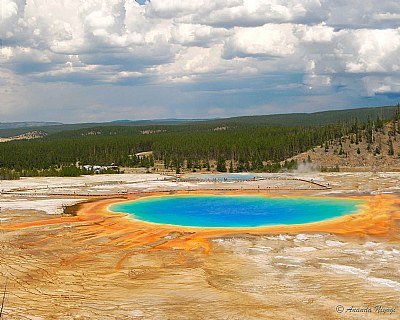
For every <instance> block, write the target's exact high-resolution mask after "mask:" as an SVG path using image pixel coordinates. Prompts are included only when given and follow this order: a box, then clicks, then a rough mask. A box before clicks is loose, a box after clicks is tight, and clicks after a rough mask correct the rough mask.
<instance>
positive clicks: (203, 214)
mask: <svg viewBox="0 0 400 320" xmlns="http://www.w3.org/2000/svg"><path fill="white" fill-rule="evenodd" d="M363 203H364V202H363V201H358V200H348V199H334V198H331V199H322V198H321V199H318V198H297V197H296V198H269V197H261V196H236V195H224V196H219V195H218V196H217V195H216V196H215V195H193V196H192V195H177V196H159V197H145V198H141V199H138V200H134V201H129V202H121V203H116V204H113V205H112V206H111V207H110V210H112V211H114V212H125V213H129V214H132V216H133V217H134V218H136V219H139V220H144V221H148V222H154V223H160V224H171V225H178V226H192V227H257V226H267V225H290V224H302V223H310V222H316V221H321V220H326V219H331V218H335V217H340V216H343V215H345V214H350V213H354V212H356V211H357V210H358V208H359V205H361V204H363Z"/></svg>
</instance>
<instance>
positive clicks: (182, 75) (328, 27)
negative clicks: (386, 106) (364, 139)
mask: <svg viewBox="0 0 400 320" xmlns="http://www.w3.org/2000/svg"><path fill="white" fill-rule="evenodd" d="M399 17H400V3H399V2H398V1H395V0H383V1H379V2H378V1H374V0H355V1H346V0H335V1H334V0H305V1H301V2H299V1H295V0H268V1H265V0H199V1H181V0H152V1H133V0H88V1H84V2H82V1H78V0H69V1H67V0H60V1H56V2H55V1H50V2H49V1H47V0H1V19H0V39H1V43H2V46H1V49H0V50H1V51H0V73H1V74H7V77H6V78H4V79H3V86H11V85H14V84H15V83H19V84H20V85H25V86H28V87H31V88H32V90H35V86H30V84H32V83H40V84H51V83H70V84H73V85H82V86H93V85H98V86H100V85H104V84H106V85H108V86H110V88H112V87H118V86H142V89H143V88H144V87H146V86H157V88H158V89H160V88H161V87H163V88H167V87H168V86H169V85H170V84H171V83H173V84H175V85H177V84H180V85H186V84H187V85H188V86H187V87H186V89H185V90H189V89H188V88H191V89H190V90H195V91H196V90H197V91H198V92H201V91H202V90H203V89H204V88H206V87H207V86H208V85H209V84H210V83H211V84H213V85H212V86H214V87H215V86H216V85H215V84H216V83H225V84H226V86H225V87H226V91H223V92H230V93H232V92H238V91H237V90H239V88H240V86H241V85H243V83H244V82H245V81H247V82H249V81H250V80H251V79H254V80H255V81H256V83H257V81H258V80H257V79H262V80H260V81H261V82H263V81H264V82H265V81H273V83H272V84H271V85H270V86H268V87H265V86H264V87H262V86H260V87H258V85H256V87H257V88H258V89H257V90H258V91H255V92H253V93H252V95H251V96H248V95H246V94H244V93H243V91H241V92H242V94H244V95H243V96H241V97H246V98H248V103H247V104H246V102H245V101H244V98H243V102H242V103H241V104H240V106H241V107H243V108H248V110H256V109H254V108H256V107H255V106H257V105H258V106H259V105H264V106H265V105H271V104H269V103H267V102H268V101H264V102H263V101H258V100H257V101H256V100H253V101H251V99H253V98H249V97H253V96H254V95H256V94H258V95H259V97H262V98H263V99H265V100H268V98H267V97H273V98H274V99H278V98H277V96H278V95H279V94H282V88H284V87H285V86H286V87H288V86H289V87H294V88H296V90H295V92H296V95H297V96H307V95H314V96H315V95H321V96H324V95H325V96H327V95H329V94H334V93H338V91H340V90H343V92H344V89H343V88H347V92H348V93H347V94H348V95H351V94H353V97H357V98H360V99H362V98H363V97H364V98H371V97H378V96H379V97H381V96H385V99H386V98H387V99H389V98H390V97H392V98H393V99H395V98H396V93H399V92H400V88H399V86H398V76H397V73H398V72H399V69H400V62H399V61H400V60H399V58H398V57H399V54H400V23H399V21H400V19H399ZM279 74H282V75H285V79H286V80H287V81H288V82H289V83H286V84H284V83H281V82H280V81H279V80H278V79H279V77H276V76H277V75H279ZM250 82H251V81H250ZM160 86H161V87H160ZM36 89H37V88H36ZM11 96H12V94H8V97H9V98H8V101H11V102H10V103H12V101H14V100H13V99H12V98H11ZM33 96H35V95H33ZM194 96H196V95H195V94H193V97H194ZM204 97H205V96H204V95H201V94H200V95H198V96H196V98H201V99H204V104H205V103H207V104H210V100H209V99H205V98H204ZM388 97H389V98H388ZM225 99H226V101H230V99H228V98H227V97H225ZM239 100H240V99H239ZM328 100H329V99H328V98H327V101H328ZM349 100H351V99H349ZM15 101H20V100H19V99H15ZM235 101H238V100H237V99H236V100H235ZM314 101H318V103H320V101H322V100H321V99H319V100H317V99H315V100H314ZM362 101H363V100H359V103H360V104H361V103H363V102H362ZM370 101H371V100H370ZM374 101H375V100H374ZM376 101H380V100H376ZM382 101H383V100H382ZM393 101H394V100H393ZM187 102H188V101H187V100H185V103H187ZM385 102H387V101H386V100H385ZM157 103H160V104H161V103H165V101H161V102H156V101H154V104H157ZM182 103H183V100H182ZM211 103H214V104H215V105H213V106H212V107H213V108H214V109H213V110H221V108H222V110H226V112H227V113H226V114H227V115H229V110H227V109H225V108H226V105H227V102H224V101H223V99H220V98H218V99H216V100H214V101H213V102H211ZM315 103H316V102H315ZM14 104H16V102H15V103H14ZM177 107H178V108H179V106H177ZM252 108H253V109H252ZM271 108H272V107H271ZM159 110H162V109H159ZM282 111H283V110H282ZM210 112H211V111H210Z"/></svg>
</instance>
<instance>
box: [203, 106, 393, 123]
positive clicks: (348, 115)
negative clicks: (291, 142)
mask: <svg viewBox="0 0 400 320" xmlns="http://www.w3.org/2000/svg"><path fill="white" fill-rule="evenodd" d="M396 108H397V106H386V107H373V108H372V107H370V108H358V109H348V110H330V111H321V112H314V113H289V114H272V115H261V116H243V117H234V118H227V119H218V120H210V121H209V123H219V122H223V123H227V124H229V123H242V124H243V123H246V124H261V125H265V126H290V127H291V126H315V125H326V124H333V123H337V122H347V121H351V120H354V119H357V120H358V121H360V122H365V121H367V120H368V119H376V118H377V117H379V118H381V119H389V118H390V117H392V115H393V113H394V112H395V111H396Z"/></svg>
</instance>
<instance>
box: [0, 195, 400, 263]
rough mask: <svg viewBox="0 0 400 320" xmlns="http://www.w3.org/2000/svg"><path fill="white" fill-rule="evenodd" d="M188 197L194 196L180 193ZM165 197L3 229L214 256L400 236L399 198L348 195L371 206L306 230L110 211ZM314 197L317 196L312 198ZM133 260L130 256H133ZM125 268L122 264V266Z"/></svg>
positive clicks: (101, 205)
mask: <svg viewBox="0 0 400 320" xmlns="http://www.w3.org/2000/svg"><path fill="white" fill-rule="evenodd" d="M174 194H188V192H174ZM189 194H191V195H193V194H201V195H207V194H232V195H233V194H254V195H255V194H256V195H262V196H265V197H271V196H274V197H277V196H280V197H287V196H290V197H296V196H307V194H306V193H304V192H303V193H300V192H298V193H290V194H271V193H266V194H261V193H249V192H245V191H236V192H229V193H227V192H212V193H210V192H208V191H207V192H205V191H191V192H190V193H189ZM165 195H166V194H165V193H157V192H153V193H146V194H132V195H127V196H126V197H124V198H113V199H100V200H97V201H93V202H86V203H82V204H81V205H80V206H79V209H78V212H77V216H74V217H61V218H52V219H47V220H38V221H33V222H24V223H19V224H12V225H4V226H2V227H0V229H1V228H2V229H23V228H33V227H40V226H51V225H58V224H65V225H68V224H78V228H79V229H80V230H81V232H82V238H83V239H84V238H85V235H86V236H87V237H88V238H90V239H93V238H94V237H95V238H98V239H101V238H104V239H107V241H111V243H112V244H113V245H117V247H119V248H121V249H123V250H125V249H130V248H135V247H140V248H141V249H142V250H143V248H146V247H148V248H149V249H150V248H151V249H183V250H191V249H197V248H202V249H203V250H204V252H206V253H207V252H209V250H210V249H211V244H210V241H209V239H211V238H216V237H223V236H227V235H232V234H243V233H247V234H268V233H304V232H306V233H307V232H308V233H318V232H319V233H321V232H323V233H332V234H338V235H349V236H356V237H364V236H367V235H371V236H386V237H387V238H389V239H392V240H395V239H397V238H398V234H399V232H398V231H399V221H400V220H399V219H400V209H399V208H400V199H399V198H397V197H395V196H393V195H374V196H347V197H346V198H347V199H357V200H364V201H366V204H365V205H363V206H362V208H361V209H360V210H359V211H358V212H357V213H355V214H349V215H345V216H342V217H338V218H335V219H330V220H324V221H321V222H315V223H308V224H301V225H279V226H262V227H252V228H199V227H182V226H174V225H163V224H155V223H149V222H145V221H140V220H136V219H134V218H132V217H131V216H130V215H129V214H124V213H117V212H111V211H110V210H109V209H108V207H109V206H110V205H111V204H113V203H116V202H120V201H131V200H135V199H138V198H141V197H144V196H165ZM309 196H313V195H312V194H310V195H309ZM128 255H129V253H128ZM121 263H122V261H120V263H118V266H119V265H120V264H121Z"/></svg>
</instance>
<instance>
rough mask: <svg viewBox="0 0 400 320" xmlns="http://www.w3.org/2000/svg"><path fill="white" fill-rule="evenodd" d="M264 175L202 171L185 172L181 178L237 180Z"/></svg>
mask: <svg viewBox="0 0 400 320" xmlns="http://www.w3.org/2000/svg"><path fill="white" fill-rule="evenodd" d="M263 177H265V174H264V175H263V174H260V173H258V174H257V173H202V174H185V175H184V176H183V178H185V179H188V180H217V181H225V180H228V181H238V180H257V179H261V178H263Z"/></svg>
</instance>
